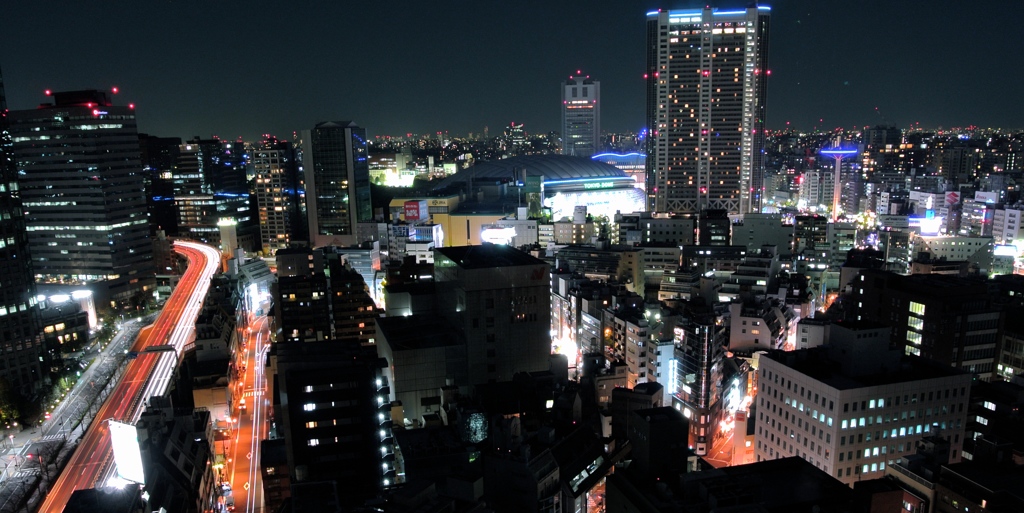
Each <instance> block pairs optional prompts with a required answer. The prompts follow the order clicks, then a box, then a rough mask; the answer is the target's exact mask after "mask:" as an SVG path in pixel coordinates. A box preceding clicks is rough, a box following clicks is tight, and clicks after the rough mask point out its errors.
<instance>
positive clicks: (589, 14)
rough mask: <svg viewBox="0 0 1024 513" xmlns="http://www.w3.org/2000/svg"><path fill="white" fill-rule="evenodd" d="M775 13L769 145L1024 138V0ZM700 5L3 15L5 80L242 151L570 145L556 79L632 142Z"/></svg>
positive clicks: (838, 5) (134, 9) (487, 3)
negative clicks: (106, 93) (652, 34)
mask: <svg viewBox="0 0 1024 513" xmlns="http://www.w3.org/2000/svg"><path fill="white" fill-rule="evenodd" d="M718 5H720V6H723V7H734V6H737V5H743V4H742V3H737V2H729V3H721V4H718ZM769 5H772V31H771V45H770V48H771V50H770V59H769V60H770V63H771V65H770V68H771V70H772V77H771V79H769V85H768V91H769V92H768V119H767V124H768V126H769V127H770V128H783V127H785V126H786V123H787V122H790V123H791V125H790V126H791V127H792V128H798V129H802V130H810V129H813V128H815V127H819V128H834V127H839V126H842V127H847V128H850V127H854V126H864V125H874V124H878V123H893V124H896V125H898V126H903V127H905V126H908V125H909V124H910V123H913V122H919V123H920V125H921V126H922V127H927V128H936V127H940V126H941V127H946V128H948V127H955V126H966V125H970V124H974V125H978V126H982V127H1003V128H1021V127H1024V38H1022V37H1021V36H1020V27H1019V25H1020V23H1021V22H1022V21H1024V2H1022V1H1020V0H996V1H992V2H964V1H962V0H960V1H952V0H933V1H928V2H925V1H909V0H907V1H892V0H872V1H847V2H838V1H833V0H778V1H776V2H774V3H769ZM699 6H701V4H700V3H694V2H688V1H685V0H684V1H680V2H676V3H671V2H667V3H659V2H656V1H651V0H641V1H639V2H634V1H626V0H589V1H586V2H569V1H556V0H524V1H515V0H503V1H498V0H476V1H461V0H460V1H437V2H429V1H418V2H376V1H375V2H365V1H364V2H357V1H353V0H337V1H334V0H286V1H278V2H263V1H259V0H254V1H241V0H203V1H199V0H194V1H186V0H174V1H169V0H143V1H140V0H130V1H122V0H105V1H99V0H90V1H71V0H66V1H61V2H53V1H29V0H3V1H2V2H0V41H2V42H0V68H2V70H3V75H4V82H5V84H6V88H7V98H8V104H9V106H10V108H12V109H23V108H31V107H32V106H34V105H36V104H38V103H40V102H43V101H45V100H46V97H45V96H43V90H45V89H47V88H49V89H54V90H73V89H88V88H108V87H110V86H115V85H116V86H118V87H119V88H120V90H121V93H120V94H119V95H118V97H117V99H116V100H115V101H116V102H117V103H121V104H126V103H129V102H134V103H136V104H137V105H138V117H139V130H140V131H141V132H146V133H150V134H153V135H160V136H179V137H191V136H193V135H199V136H203V137H207V136H210V135H219V136H221V137H225V138H235V137H238V136H243V137H245V138H247V139H252V138H254V137H257V136H258V135H259V134H262V133H270V134H274V135H277V136H279V137H289V136H290V135H291V132H292V131H295V130H302V129H307V128H311V127H312V126H313V124H314V123H316V122H318V121H323V120H328V119H331V120H343V119H351V120H354V121H356V122H357V123H359V124H360V125H362V126H364V127H366V128H367V130H368V132H369V133H370V134H372V135H384V134H388V135H400V134H405V133H407V132H412V133H421V134H422V133H434V132H437V131H448V132H449V133H451V134H466V133H468V132H476V133H479V132H481V131H482V130H483V127H484V126H489V127H490V134H491V135H492V136H493V135H496V134H497V133H499V132H500V130H501V127H503V126H504V125H506V124H508V123H509V122H510V121H516V122H524V123H525V124H526V129H527V131H528V132H544V131H548V130H558V129H559V126H558V125H559V123H560V117H559V103H560V97H559V86H558V84H559V81H560V80H563V79H565V78H567V77H568V75H569V74H570V73H573V72H575V71H576V70H577V69H580V70H583V72H584V73H585V74H589V75H591V76H592V77H594V78H596V79H598V80H600V81H601V89H602V91H601V93H602V128H603V129H604V130H606V131H635V130H639V129H640V128H642V127H643V123H644V111H643V105H644V90H643V78H642V77H643V73H644V36H645V35H644V32H645V23H644V20H645V16H644V13H645V12H646V11H648V10H653V9H657V8H659V7H667V8H690V7H699ZM876 107H877V112H876ZM819 119H823V121H822V122H819V121H818V120H819Z"/></svg>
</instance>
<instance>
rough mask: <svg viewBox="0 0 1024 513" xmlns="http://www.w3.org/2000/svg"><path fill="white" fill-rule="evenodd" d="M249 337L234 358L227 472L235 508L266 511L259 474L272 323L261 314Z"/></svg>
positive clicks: (265, 424) (265, 427)
mask: <svg viewBox="0 0 1024 513" xmlns="http://www.w3.org/2000/svg"><path fill="white" fill-rule="evenodd" d="M250 326H251V327H252V329H251V331H248V332H247V337H246V338H247V340H246V342H245V344H244V345H242V346H240V347H239V352H238V354H237V356H236V358H235V366H234V367H235V370H236V375H235V376H233V383H234V385H233V386H235V387H236V393H235V394H234V396H235V397H236V398H237V399H236V401H235V403H234V404H233V405H232V412H233V416H232V420H235V421H237V429H236V431H235V436H234V438H233V440H232V442H231V446H230V447H229V448H228V463H227V475H228V476H229V477H228V482H229V483H230V485H231V490H232V497H233V498H234V503H235V511H240V512H245V513H260V512H262V511H263V479H262V476H261V474H260V441H261V440H264V439H266V438H267V434H268V432H269V427H270V422H269V420H268V415H269V411H270V406H269V400H268V397H267V390H268V387H267V382H266V375H265V368H264V367H265V365H266V356H267V350H268V349H269V348H270V323H269V321H268V319H267V317H266V316H261V317H258V318H256V319H254V320H253V322H252V323H250Z"/></svg>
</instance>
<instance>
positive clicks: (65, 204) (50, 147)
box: [9, 90, 155, 307]
mask: <svg viewBox="0 0 1024 513" xmlns="http://www.w3.org/2000/svg"><path fill="white" fill-rule="evenodd" d="M52 98H53V101H52V102H51V103H44V104H41V105H40V106H39V107H38V108H36V109H32V110H22V111H12V112H10V113H9V119H10V122H11V125H10V126H11V135H12V139H13V143H14V144H13V147H14V155H15V158H16V160H17V166H18V172H19V174H20V176H19V183H18V185H19V188H20V192H21V200H22V206H23V208H24V212H25V224H26V228H27V230H28V242H29V250H30V251H31V253H32V259H33V266H34V270H35V275H36V284H37V287H38V288H39V290H40V292H41V293H44V294H48V293H65V294H66V293H70V292H72V291H76V290H86V289H87V290H90V291H92V292H93V293H94V294H96V297H97V304H99V305H103V306H109V307H123V306H129V305H131V304H132V302H133V301H134V302H138V301H140V300H141V298H143V297H144V294H145V293H147V292H149V291H151V290H152V289H153V287H154V286H155V278H154V269H153V258H152V244H151V243H150V240H149V225H148V220H147V209H146V195H145V191H144V180H143V171H142V164H141V161H140V156H139V136H138V133H137V131H136V126H135V109H134V106H132V105H127V106H122V105H114V104H113V102H112V101H111V97H110V95H109V94H107V93H106V92H103V91H95V90H87V91H70V92H55V93H52Z"/></svg>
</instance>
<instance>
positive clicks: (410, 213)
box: [405, 200, 430, 222]
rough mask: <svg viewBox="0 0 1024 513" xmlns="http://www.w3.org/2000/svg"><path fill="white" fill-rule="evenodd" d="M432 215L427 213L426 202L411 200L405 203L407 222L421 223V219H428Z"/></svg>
mask: <svg viewBox="0 0 1024 513" xmlns="http://www.w3.org/2000/svg"><path fill="white" fill-rule="evenodd" d="M429 217H430V215H429V214H428V213H427V202H426V200H411V201H406V202H405V220H406V221H407V222H408V221H419V220H421V219H424V220H425V219H428V218H429Z"/></svg>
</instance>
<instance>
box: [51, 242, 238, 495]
mask: <svg viewBox="0 0 1024 513" xmlns="http://www.w3.org/2000/svg"><path fill="white" fill-rule="evenodd" d="M174 250H175V251H176V252H178V253H180V254H181V255H183V256H184V257H185V258H186V259H188V269H187V270H186V271H185V274H184V275H183V276H182V277H181V280H180V281H179V282H178V285H177V286H176V287H175V289H174V292H172V293H171V296H170V297H169V298H168V299H167V303H166V304H165V305H164V308H163V310H162V311H161V312H160V316H159V317H157V320H156V322H155V323H153V325H152V326H151V329H149V330H147V331H145V332H143V333H141V334H140V335H139V338H138V340H137V341H136V343H135V345H134V346H133V347H132V350H133V351H136V352H138V353H139V355H138V357H137V358H135V359H132V360H128V361H127V367H126V369H125V372H124V375H123V377H122V379H121V381H120V382H119V383H118V384H117V385H116V388H115V389H114V391H113V392H112V393H111V394H110V396H109V397H108V398H107V401H106V402H105V403H104V404H103V406H101V407H100V409H99V412H98V413H97V414H96V417H95V418H96V419H97V420H100V421H101V422H93V423H92V424H91V425H90V426H89V429H88V431H86V433H85V435H84V436H83V437H82V440H81V442H80V443H79V445H78V448H77V449H76V450H75V453H74V454H73V455H72V456H71V459H70V460H69V461H68V464H67V466H66V467H65V468H64V471H63V472H62V473H61V475H60V477H59V478H58V479H57V481H56V483H54V485H53V488H52V489H51V490H50V492H49V494H48V495H47V496H46V499H45V500H44V501H43V504H42V506H41V507H40V511H42V512H44V513H50V512H54V513H58V512H60V511H62V510H63V509H64V505H65V504H66V503H67V501H68V499H69V498H70V497H71V494H72V493H74V491H75V490H81V489H87V488H94V487H96V486H97V485H100V484H102V483H103V482H104V481H105V480H106V479H107V478H108V477H109V476H110V475H111V474H112V473H113V472H112V470H113V465H112V459H113V453H112V449H111V443H110V433H109V429H108V427H107V422H105V421H106V420H111V419H112V420H117V421H120V422H125V423H129V424H134V423H135V422H136V421H137V420H138V419H139V416H140V415H141V414H142V411H143V408H144V406H145V404H146V401H147V400H148V399H149V398H150V397H152V396H154V395H160V394H162V393H164V392H165V391H166V390H167V387H168V385H169V381H170V378H171V375H172V374H173V372H174V367H175V366H176V365H177V363H178V359H179V358H180V354H181V351H182V349H183V348H184V347H185V345H186V344H187V343H188V342H189V341H190V340H191V337H192V336H193V331H194V328H195V321H196V317H197V316H198V315H199V310H200V308H201V306H202V301H203V298H204V297H205V296H206V292H207V290H208V289H209V286H210V278H211V277H213V275H214V274H216V273H217V271H219V269H220V253H219V252H218V251H217V250H216V249H214V248H212V247H210V246H206V245H204V244H197V243H191V242H181V241H178V242H175V243H174ZM161 345H171V346H173V347H174V348H175V352H147V351H145V349H146V348H149V347H152V346H161Z"/></svg>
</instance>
